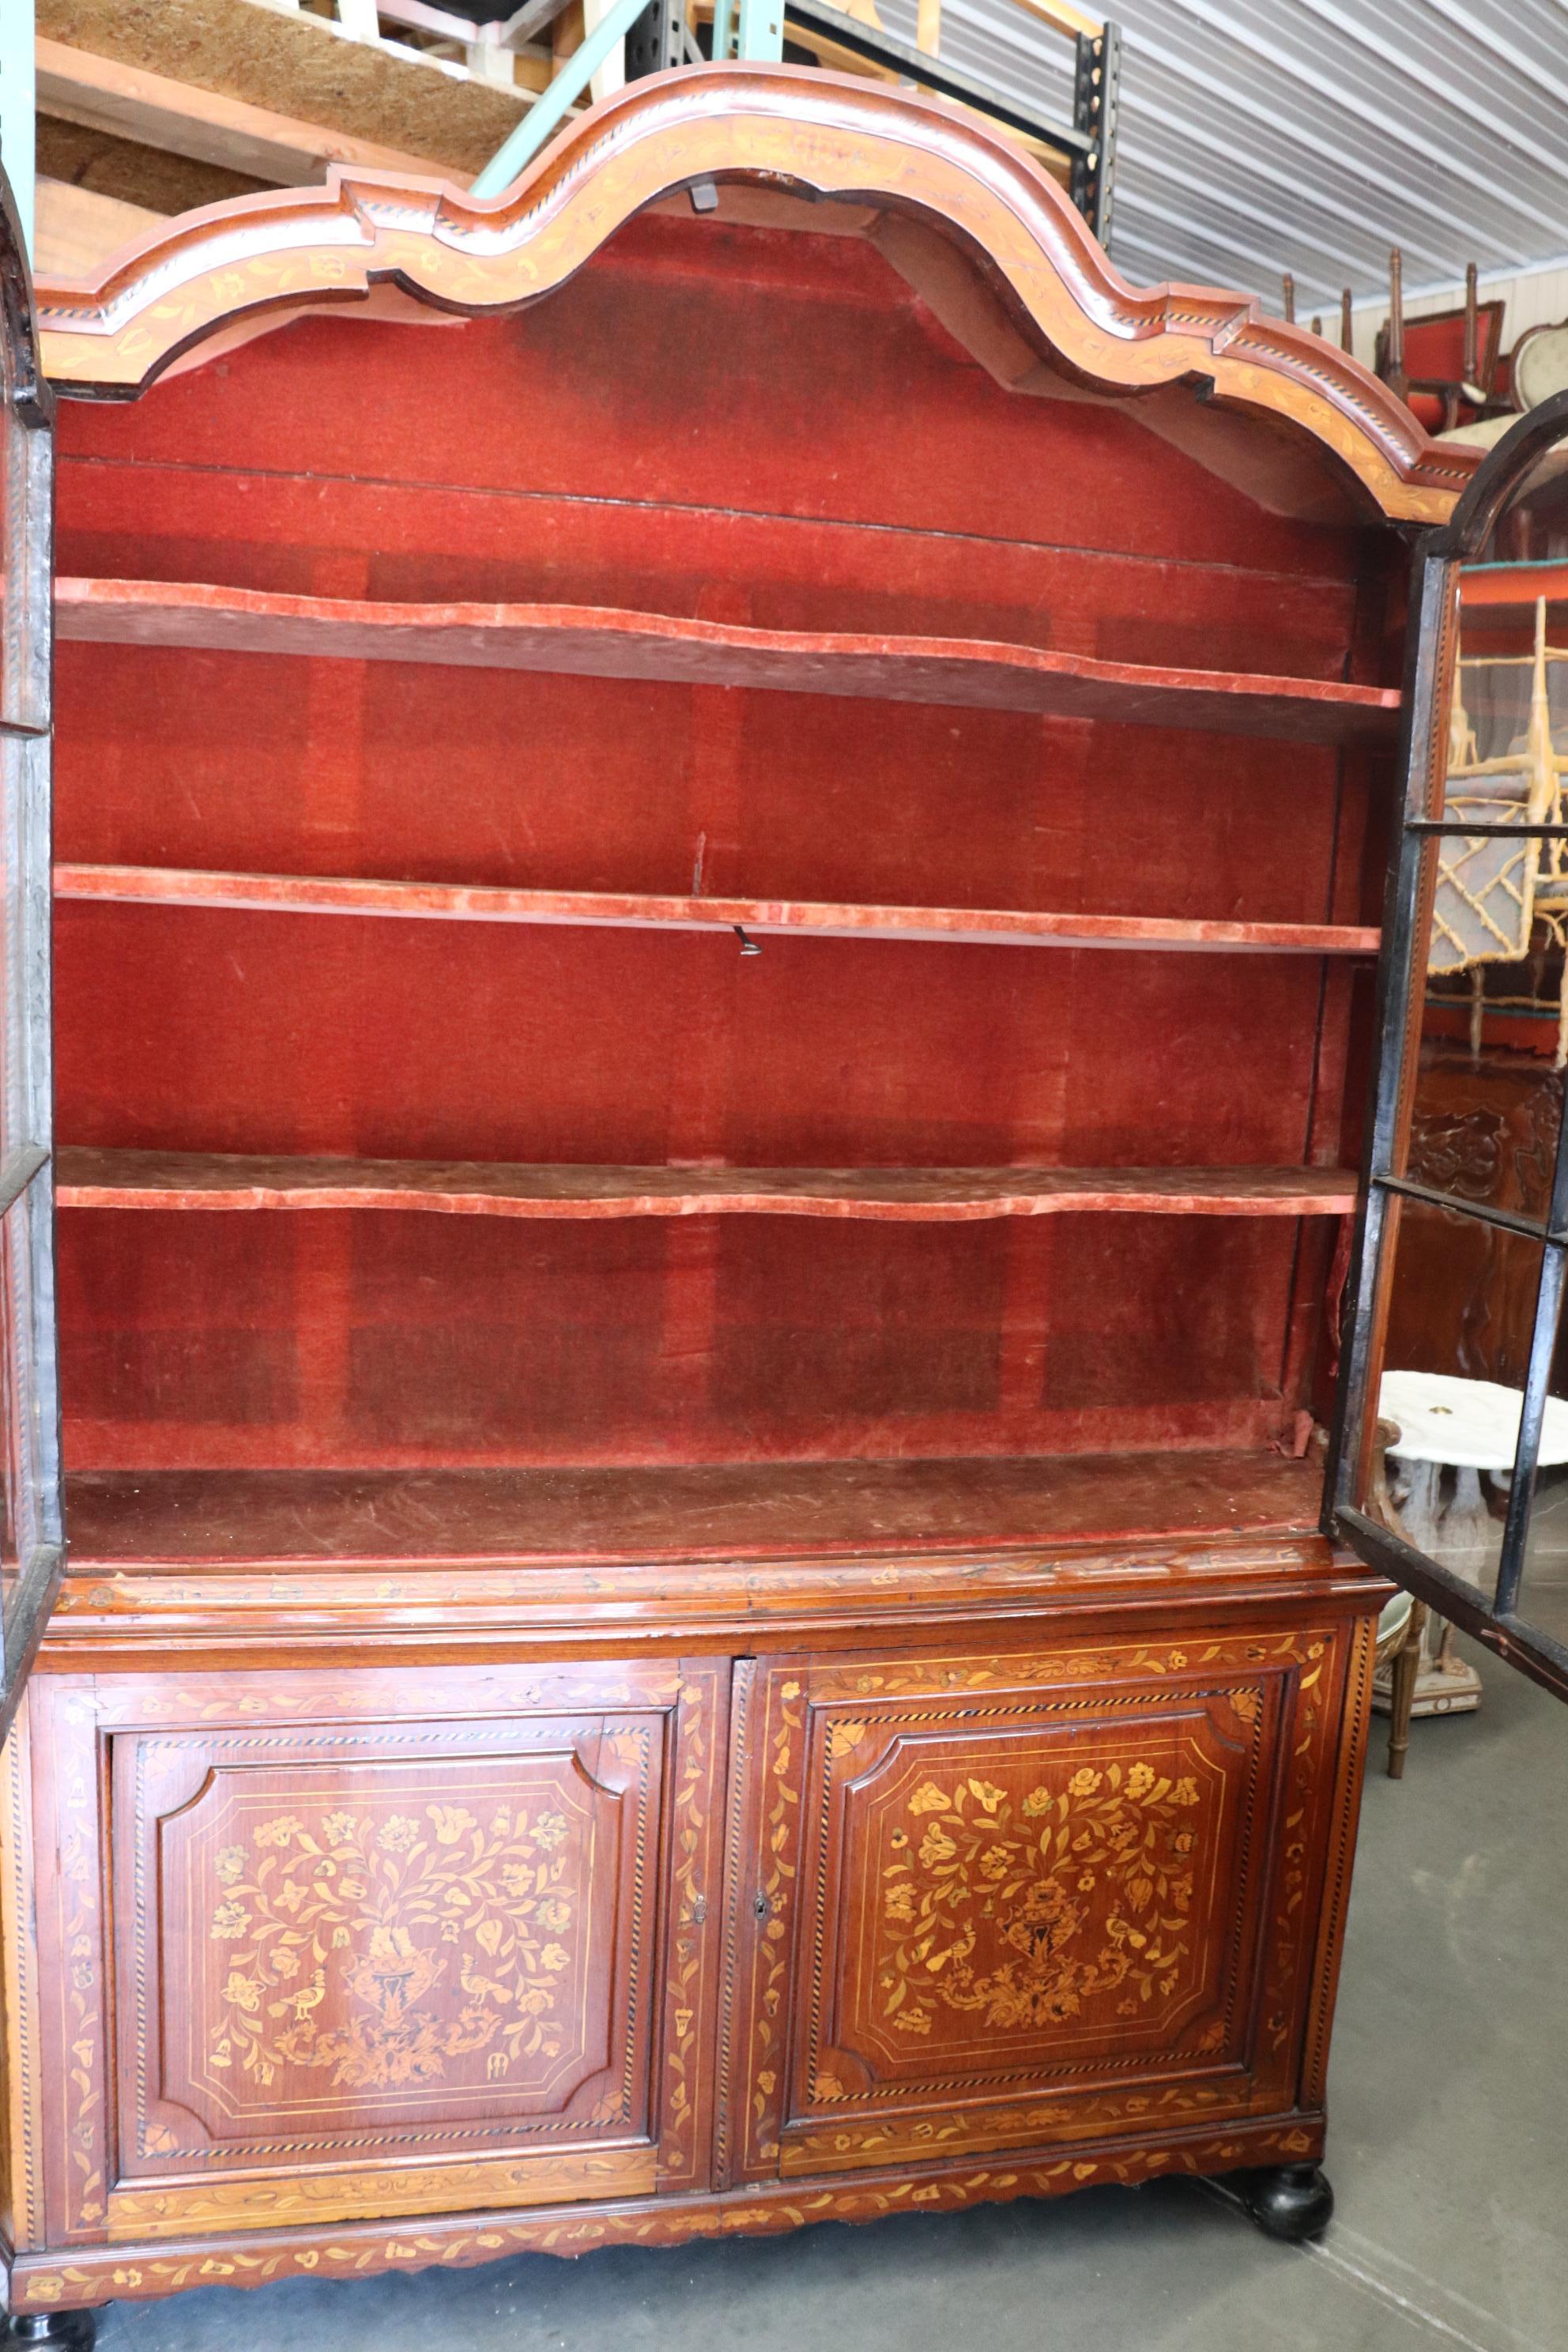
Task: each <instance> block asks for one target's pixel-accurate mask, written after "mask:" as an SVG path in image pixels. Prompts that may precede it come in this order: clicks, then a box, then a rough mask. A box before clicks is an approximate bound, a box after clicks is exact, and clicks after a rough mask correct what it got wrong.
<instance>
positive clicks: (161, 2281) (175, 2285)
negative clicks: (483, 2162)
mask: <svg viewBox="0 0 1568 2352" xmlns="http://www.w3.org/2000/svg"><path fill="white" fill-rule="evenodd" d="M1322 2145H1323V2118H1322V2116H1321V2115H1306V2114H1302V2115H1289V2116H1274V2117H1270V2118H1269V2119H1268V2120H1267V2121H1265V2122H1259V2123H1245V2124H1238V2125H1237V2126H1234V2127H1232V2128H1230V2129H1227V2130H1225V2131H1222V2132H1213V2131H1205V2132H1203V2133H1196V2134H1194V2133H1186V2134H1184V2135H1175V2134H1173V2135H1172V2136H1171V2137H1168V2138H1166V2139H1163V2140H1159V2141H1151V2140H1149V2139H1147V2138H1144V2139H1141V2140H1137V2141H1133V2140H1126V2141H1121V2142H1117V2143H1114V2144H1112V2145H1110V2146H1108V2147H1100V2148H1097V2149H1096V2150H1095V2151H1094V2152H1093V2153H1092V2154H1091V2155H1086V2154H1081V2153H1079V2152H1076V2151H1075V2153H1074V2154H1073V2155H1071V2156H1067V2157H1058V2158H1055V2159H1054V2160H1051V2161H1048V2162H1044V2163H1041V2162H1029V2163H1001V2164H994V2165H984V2166H975V2165H947V2166H933V2167H931V2168H929V2169H924V2170H905V2171H901V2172H887V2173H876V2174H870V2175H865V2176H858V2177H857V2178H856V2179H854V2180H852V2181H847V2182H836V2183H834V2184H832V2185H830V2186H824V2185H820V2184H814V2185H812V2186H811V2187H809V2188H808V2187H805V2186H804V2185H802V2184H796V2183H776V2184H774V2185H773V2186H771V2187H756V2188H751V2189H736V2190H731V2191H730V2192H729V2193H728V2194H722V2195H705V2196H692V2197H662V2198H659V2199H658V2200H653V2199H649V2200H645V2201H641V2202H638V2203H621V2204H602V2205H587V2206H581V2207H577V2208H574V2210H573V2211H572V2212H571V2213H569V2214H563V2213H562V2212H561V2211H560V2210H559V2209H558V2208H552V2209H549V2210H544V2211H541V2212H537V2213H516V2212H507V2211H494V2212H488V2213H470V2214H462V2215H458V2216H447V2217H445V2218H443V2219H441V2220H438V2221H430V2220H426V2221H420V2222H419V2223H418V2224H417V2226H416V2227H415V2228H402V2229H399V2228H389V2227H387V2226H386V2225H385V2224H384V2223H379V2222H374V2221H356V2222H350V2223H347V2224H345V2225H344V2226H343V2227H342V2228H339V2229H335V2230H327V2229H323V2228H316V2229H302V2230H290V2229H279V2230H277V2231H268V2233H267V2235H266V2236H265V2237H263V2236H259V2235H258V2236H253V2237H246V2238H230V2239H226V2241H225V2242H224V2244H223V2245H222V2247H221V2248H215V2247H214V2246H212V2245H211V2243H210V2242H206V2241H204V2240H200V2239H193V2240H191V2241H189V2242H185V2243H183V2244H176V2245H165V2244H160V2243H157V2242H145V2243H141V2244H128V2245H124V2246H119V2247H114V2248H110V2249H104V2250H102V2251H97V2250H95V2251H93V2252H90V2253H83V2252H76V2251H74V2250H73V2252H71V2254H70V2256H69V2257H68V2259H63V2260H49V2259H47V2258H46V2257H45V2256H42V2255H32V2254H25V2255H18V2257H17V2258H16V2262H15V2263H14V2264H13V2267H12V2272H11V2295H12V2302H13V2305H14V2306H15V2307H16V2309H17V2310H19V2311H28V2310H60V2309H68V2308H70V2307H73V2306H77V2305H91V2304H99V2303H110V2302H120V2301H135V2300H140V2299H144V2298H147V2297H154V2296H158V2295H164V2294H176V2293H178V2292H179V2290H180V2289H181V2288H183V2287H193V2286H268V2285H270V2284H272V2283H273V2282H274V2281H275V2280H278V2279H283V2278H310V2277H316V2278H363V2277H365V2276H367V2275H369V2274H371V2273H376V2272H381V2271H388V2270H426V2269H429V2268H432V2267H434V2266H437V2265H439V2264H444V2263H451V2264H452V2265H454V2266H457V2267H467V2266H468V2265H469V2264H471V2263H493V2262H499V2261H500V2260H501V2258H502V2257H503V2256H504V2255H507V2254H521V2253H549V2254H583V2253H587V2252H591V2251H592V2249H593V2248H595V2247H596V2246H613V2245H623V2246H624V2245H639V2246H678V2245H683V2244H687V2243H689V2242H691V2241H692V2240H694V2239H700V2238H731V2237H767V2236H773V2235H777V2234H779V2233H781V2232H783V2231H789V2230H799V2229H804V2228H805V2227H806V2226H807V2225H808V2224H809V2223H811V2222H813V2221H885V2220H887V2218H888V2217H889V2215H890V2214H894V2213H912V2212H953V2211H956V2210H959V2209H961V2208H962V2207H963V2206H967V2205H985V2204H1006V2203H1010V2202H1011V2201H1012V2200H1013V2199H1014V2198H1016V2197H1058V2196H1062V2195H1066V2194H1068V2193H1070V2192H1071V2191H1072V2190H1073V2189H1088V2188H1091V2187H1098V2186H1101V2185H1104V2184H1106V2183H1114V2184H1116V2185H1117V2186H1118V2187H1121V2188H1133V2187H1136V2186H1137V2185H1138V2184H1140V2183H1141V2182H1142V2181H1145V2180H1155V2179H1170V2178H1172V2177H1174V2176H1178V2175H1184V2176H1185V2177H1187V2178H1188V2179H1194V2178H1196V2179H1201V2178H1204V2177H1205V2176H1207V2175H1211V2174H1216V2173H1224V2172H1233V2171H1237V2170H1239V2169H1243V2168H1248V2167H1251V2166H1274V2165H1281V2164H1292V2163H1296V2164H1300V2163H1310V2161H1311V2160H1312V2158H1314V2157H1316V2156H1317V2155H1318V2154H1320V2153H1321V2148H1322Z"/></svg>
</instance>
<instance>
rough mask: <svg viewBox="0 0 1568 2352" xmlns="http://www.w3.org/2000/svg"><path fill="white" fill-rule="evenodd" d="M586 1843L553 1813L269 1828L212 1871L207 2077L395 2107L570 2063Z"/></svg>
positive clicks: (358, 1816)
mask: <svg viewBox="0 0 1568 2352" xmlns="http://www.w3.org/2000/svg"><path fill="white" fill-rule="evenodd" d="M582 1826H583V1824H582V1823H581V1822H573V1820H572V1819H571V1818H570V1817H569V1816H568V1814H567V1813H566V1812H564V1811H559V1810H557V1809H555V1808H554V1807H552V1805H550V1804H549V1803H545V1804H542V1805H540V1806H537V1807H532V1808H531V1807H530V1806H529V1805H527V1804H525V1803H519V1804H517V1805H515V1806H513V1805H512V1804H510V1803H502V1804H500V1805H495V1804H494V1803H484V1804H482V1805H481V1810H480V1811H479V1813H475V1812H473V1811H470V1810H469V1809H468V1807H467V1806H466V1805H459V1804H425V1805H421V1806H419V1807H417V1809H416V1811H411V1812H395V1811H393V1812H384V1813H383V1814H382V1815H381V1816H380V1817H379V1818H378V1817H377V1816H376V1815H375V1814H374V1813H370V1812H364V1811H356V1810H355V1809H354V1808H353V1807H352V1806H347V1805H338V1806H333V1807H331V1809H327V1810H322V1811H310V1812H308V1813H305V1814H301V1813H300V1812H299V1811H289V1812H280V1813H278V1814H275V1815H273V1816H272V1817H271V1818H270V1819H268V1820H265V1821H261V1822H257V1823H256V1825H255V1827H254V1828H253V1829H252V1830H251V1831H250V1832H249V1835H248V1836H247V1838H245V1839H244V1840H243V1841H241V1842H239V1843H234V1844H230V1845H225V1846H223V1847H221V1848H220V1849H219V1850H218V1853H217V1854H216V1858H215V1861H214V1864H213V1871H214V1879H215V1886H214V1899H213V1902H212V1909H211V1925H210V1927H209V1930H208V1933H209V1937H210V1938H211V1940H212V1941H213V1942H214V1943H216V1944H219V1945H226V1946H228V1947H229V1949H228V1950H227V1951H226V1954H225V1955H224V1958H225V1961H226V1973H225V1976H224V1980H223V1982H222V1984H221V1988H220V1991H219V2003H220V2006H219V2010H218V2015H217V2018H216V2022H215V2023H214V2024H213V2025H212V2026H211V2027H210V2028H209V2031H208V2052H207V2056H208V2063H209V2064H210V2065H212V2066H215V2067H218V2068H223V2067H230V2066H233V2067H237V2068H239V2069H240V2070H241V2071H242V2072H243V2073H245V2074H250V2075H252V2076H254V2077H255V2079H256V2081H257V2082H258V2084H261V2085H262V2086H264V2087H267V2086H270V2085H271V2084H273V2083H275V2082H276V2080H277V2079H278V2076H279V2072H280V2071H281V2070H282V2069H283V2068H284V2067H300V2068H303V2069H305V2070H307V2071H308V2072H311V2073H320V2074H324V2075H325V2077H326V2078H327V2079H328V2080H329V2081H330V2082H331V2083H332V2084H334V2085H335V2086H337V2087H340V2088H350V2089H355V2090H359V2089H371V2090H386V2089H390V2088H393V2087H394V2086H395V2085H400V2084H408V2083H419V2082H429V2081H433V2080H436V2079H437V2078H439V2077H440V2076H442V2075H444V2074H446V2072H447V2066H448V2063H449V2062H450V2061H451V2060H453V2059H455V2058H458V2057H461V2056H464V2055H467V2054H468V2053H473V2052H478V2051H483V2052H485V2053H487V2056H486V2062H485V2073H486V2075H487V2077H488V2078H489V2080H490V2081H492V2082H495V2081H500V2080H503V2079H505V2078H506V2077H507V2076H508V2075H509V2074H511V2073H512V2071H513V2070H514V2068H516V2067H517V2066H518V2064H519V2063H520V2062H521V2061H524V2060H528V2059H531V2058H535V2057H540V2056H542V2057H544V2058H547V2059H549V2058H556V2057H559V2056H560V2054H561V2053H562V2050H563V2047H564V2046H565V2040H566V2031H567V2029H566V2028H564V2027H563V2022H562V2014H561V2012H562V2009H563V1996H564V1997H565V1999H566V2000H568V2001H569V2000H570V1996H571V1993H572V1990H573V1988H574V1984H575V1982H576V1979H577V1976H578V1966H577V1961H578V1958H580V1953H579V1951H578V1946H579V1942H580V1937H581V1933H582V1914H583V1878H584V1867H585V1864H587V1862H588V1860H589V1854H588V1853H587V1852H585V1851H584V1844H585V1842H584V1838H583V1836H582V1835H581V1833H580V1832H581V1829H582ZM587 1843H589V1844H590V1845H591V1840H590V1841H588V1842H587ZM329 1990H330V1991H331V1996H332V1997H331V1999H330V2000H329V1997H328V1996H329ZM437 1994H442V1995H444V1996H445V1998H444V1999H443V2000H440V2001H439V2003H437V2001H436V2000H435V1999H434V1996H436V1995H437Z"/></svg>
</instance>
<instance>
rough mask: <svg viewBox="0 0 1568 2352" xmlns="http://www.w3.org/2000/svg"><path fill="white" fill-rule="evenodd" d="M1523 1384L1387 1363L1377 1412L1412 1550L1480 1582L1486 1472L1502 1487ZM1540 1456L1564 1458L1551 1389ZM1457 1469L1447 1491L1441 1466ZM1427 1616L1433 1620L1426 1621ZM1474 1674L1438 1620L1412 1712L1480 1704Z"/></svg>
mask: <svg viewBox="0 0 1568 2352" xmlns="http://www.w3.org/2000/svg"><path fill="white" fill-rule="evenodd" d="M1522 1403H1523V1393H1522V1391H1521V1390H1519V1389H1509V1388H1503V1387H1501V1386H1500V1384H1499V1383H1498V1382H1497V1381H1468V1380H1463V1379H1461V1378H1459V1376H1458V1374H1455V1373H1449V1372H1384V1376H1383V1385H1382V1387H1381V1389H1380V1390H1379V1391H1378V1406H1377V1409H1378V1415H1379V1418H1380V1419H1381V1420H1384V1421H1391V1422H1394V1423H1395V1424H1396V1425H1397V1427H1398V1430H1399V1435H1398V1436H1397V1438H1395V1439H1394V1442H1393V1444H1391V1445H1390V1446H1389V1448H1388V1452H1389V1455H1390V1460H1391V1464H1393V1465H1397V1478H1398V1483H1397V1485H1396V1486H1395V1492H1394V1500H1395V1502H1396V1503H1397V1506H1398V1509H1399V1516H1400V1518H1401V1520H1402V1521H1403V1522H1404V1527H1405V1535H1406V1536H1407V1538H1409V1540H1410V1542H1411V1543H1413V1544H1414V1545H1415V1549H1417V1551H1424V1552H1426V1553H1428V1554H1429V1555H1430V1557H1431V1558H1432V1559H1436V1560H1437V1561H1439V1562H1440V1563H1441V1565H1442V1566H1443V1567H1445V1568H1451V1569H1452V1570H1454V1571H1455V1573H1456V1574H1457V1575H1459V1576H1466V1577H1468V1578H1469V1580H1470V1581H1471V1582H1472V1583H1473V1584H1479V1586H1480V1587H1481V1589H1482V1590H1483V1591H1485V1590H1486V1588H1487V1586H1488V1585H1489V1582H1490V1581H1491V1570H1492V1568H1493V1565H1494V1561H1495V1557H1496V1537H1497V1522H1496V1520H1495V1519H1494V1518H1493V1517H1492V1514H1491V1511H1490V1510H1489V1507H1488V1504H1487V1498H1486V1495H1485V1493H1484V1491H1483V1489H1482V1486H1481V1480H1482V1478H1483V1477H1486V1478H1490V1479H1493V1480H1495V1481H1496V1482H1497V1483H1498V1484H1499V1485H1500V1486H1502V1487H1503V1488H1504V1489H1505V1490H1506V1487H1507V1485H1508V1482H1509V1480H1510V1478H1511V1476H1512V1473H1513V1459H1514V1454H1515V1450H1516V1448H1517V1446H1518V1444H1519V1416H1520V1410H1521V1405H1522ZM1540 1458H1541V1464H1542V1468H1543V1469H1544V1468H1548V1467H1550V1466H1551V1465H1553V1464H1556V1463H1563V1462H1568V1402H1565V1401H1564V1400H1563V1398H1561V1397H1548V1398H1547V1400H1546V1412H1545V1417H1544V1420H1543V1422H1542V1431H1541V1457H1540ZM1446 1470H1447V1471H1452V1472H1453V1474H1454V1486H1453V1492H1452V1493H1451V1494H1450V1495H1447V1496H1445V1494H1444V1492H1443V1485H1444V1479H1443V1474H1444V1472H1445V1471H1446ZM1427 1622H1428V1626H1429V1625H1430V1619H1428V1621H1427ZM1373 1691H1374V1696H1375V1698H1376V1700H1377V1701H1379V1702H1381V1704H1382V1706H1384V1708H1385V1709H1386V1707H1387V1706H1388V1705H1389V1703H1390V1699H1391V1696H1392V1690H1391V1678H1390V1676H1389V1674H1388V1670H1387V1669H1386V1668H1384V1669H1383V1670H1382V1671H1381V1672H1380V1673H1379V1675H1378V1677H1377V1680H1376V1682H1375V1683H1374V1685H1373ZM1480 1695H1481V1678H1480V1676H1479V1675H1478V1674H1477V1672H1476V1670H1475V1668H1474V1667H1473V1666H1469V1665H1467V1664H1465V1662H1464V1661H1463V1659H1461V1658H1457V1657H1456V1656H1455V1655H1454V1629H1453V1627H1452V1626H1451V1625H1445V1626H1444V1629H1443V1638H1442V1642H1441V1643H1440V1645H1439V1647H1438V1649H1437V1651H1436V1654H1434V1653H1433V1651H1432V1649H1431V1646H1430V1642H1429V1638H1428V1633H1427V1631H1426V1629H1424V1630H1423V1633H1422V1637H1421V1661H1420V1664H1419V1666H1418V1668H1417V1670H1416V1676H1415V1705H1414V1706H1413V1708H1412V1710H1411V1711H1412V1713H1413V1714H1415V1715H1465V1714H1468V1713H1469V1711H1470V1710H1471V1709H1472V1708H1473V1707H1475V1706H1479V1703H1480Z"/></svg>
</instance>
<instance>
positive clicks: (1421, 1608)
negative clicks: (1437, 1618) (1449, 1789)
mask: <svg viewBox="0 0 1568 2352" xmlns="http://www.w3.org/2000/svg"><path fill="white" fill-rule="evenodd" d="M1425 1632H1426V1602H1425V1601H1413V1602H1412V1603H1411V1608H1410V1623H1409V1626H1408V1628H1407V1629H1406V1632H1405V1639H1404V1641H1403V1642H1402V1643H1400V1645H1399V1648H1398V1650H1397V1652H1396V1653H1395V1654H1394V1662H1393V1666H1392V1669H1391V1675H1390V1681H1391V1689H1390V1692H1389V1708H1388V1715H1389V1722H1388V1777H1389V1779H1390V1780H1404V1778H1405V1749H1406V1748H1408V1747H1409V1745H1410V1709H1411V1707H1412V1706H1413V1705H1414V1703H1415V1677H1416V1675H1417V1674H1418V1673H1419V1671H1420V1667H1421V1637H1422V1635H1423V1633H1425Z"/></svg>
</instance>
